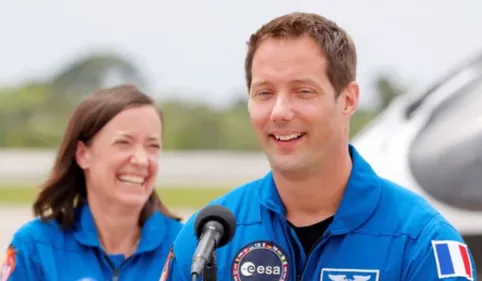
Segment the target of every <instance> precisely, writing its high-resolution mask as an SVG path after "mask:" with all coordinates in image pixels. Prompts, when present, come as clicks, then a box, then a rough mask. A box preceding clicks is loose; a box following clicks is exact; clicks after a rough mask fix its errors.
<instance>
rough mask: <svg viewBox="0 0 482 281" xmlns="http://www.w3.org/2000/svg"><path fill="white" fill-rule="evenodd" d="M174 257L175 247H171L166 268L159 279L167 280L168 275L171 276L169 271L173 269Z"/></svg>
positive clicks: (161, 280)
mask: <svg viewBox="0 0 482 281" xmlns="http://www.w3.org/2000/svg"><path fill="white" fill-rule="evenodd" d="M173 258H174V249H173V248H171V250H170V251H169V254H168V255H167V259H166V263H164V268H163V269H162V274H161V278H160V279H159V281H166V280H167V277H168V276H169V271H170V270H171V262H172V259H173Z"/></svg>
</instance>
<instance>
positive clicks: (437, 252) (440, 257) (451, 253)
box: [432, 240, 474, 280]
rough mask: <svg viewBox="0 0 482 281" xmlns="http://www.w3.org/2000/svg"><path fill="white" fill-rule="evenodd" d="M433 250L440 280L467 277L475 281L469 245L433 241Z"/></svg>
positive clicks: (449, 241) (457, 242) (456, 242)
mask: <svg viewBox="0 0 482 281" xmlns="http://www.w3.org/2000/svg"><path fill="white" fill-rule="evenodd" d="M432 248H433V251H434V256H435V264H436V266H437V273H438V277H439V278H440V279H442V278H450V277H465V278H467V279H468V280H474V277H473V276H472V270H473V269H472V263H471V261H470V257H469V250H468V248H467V245H466V244H464V243H461V242H459V241H453V240H440V241H437V240H433V241H432Z"/></svg>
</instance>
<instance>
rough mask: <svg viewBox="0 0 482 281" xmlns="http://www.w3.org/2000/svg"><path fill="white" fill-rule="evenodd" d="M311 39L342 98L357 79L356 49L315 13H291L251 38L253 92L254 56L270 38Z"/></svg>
mask: <svg viewBox="0 0 482 281" xmlns="http://www.w3.org/2000/svg"><path fill="white" fill-rule="evenodd" d="M303 35H308V36H310V37H311V38H313V39H314V40H315V41H316V42H317V43H318V45H319V46H320V49H321V51H322V52H323V54H324V55H325V56H326V58H327V62H328V64H327V73H326V74H327V76H328V79H329V80H330V82H331V84H332V85H333V88H334V89H335V91H336V94H337V95H339V94H340V93H341V92H342V91H343V89H344V88H345V87H346V85H347V84H348V83H350V82H351V81H354V80H355V79H356V65H357V56H356V48H355V44H354V43H353V40H352V39H351V38H350V36H349V35H348V34H347V33H346V31H345V30H343V29H342V28H341V27H339V26H338V25H337V24H336V23H335V22H333V21H331V20H329V19H327V18H324V17H322V16H320V15H317V14H312V13H299V12H296V13H290V14H287V15H283V16H281V17H278V18H275V19H273V20H271V21H270V22H268V23H266V24H265V25H263V26H262V27H261V28H260V29H259V30H257V31H256V32H255V33H254V34H252V35H251V37H250V38H249V41H248V53H247V55H246V59H245V65H244V67H245V73H246V85H247V87H248V90H249V89H250V88H251V81H252V72H251V70H252V69H251V68H252V65H253V57H254V53H255V52H256V50H257V49H258V47H259V45H260V44H261V43H262V42H263V41H264V40H266V39H269V38H276V39H281V38H298V37H300V36H303Z"/></svg>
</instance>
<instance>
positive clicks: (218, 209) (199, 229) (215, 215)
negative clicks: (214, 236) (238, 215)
mask: <svg viewBox="0 0 482 281" xmlns="http://www.w3.org/2000/svg"><path fill="white" fill-rule="evenodd" d="M208 221H217V222H219V223H220V224H221V225H222V226H223V228H224V235H223V236H222V237H221V240H220V241H219V244H218V245H217V246H218V247H222V246H224V245H226V244H228V243H229V241H231V239H233V236H234V233H235V232H236V219H235V218H234V215H233V213H231V211H229V210H228V209H227V208H225V207H223V206H220V205H211V206H208V207H205V208H204V209H202V210H201V211H200V212H199V214H198V216H197V217H196V221H195V223H194V229H195V233H196V237H197V239H201V235H202V233H203V229H204V225H205V224H206V223H207V222H208Z"/></svg>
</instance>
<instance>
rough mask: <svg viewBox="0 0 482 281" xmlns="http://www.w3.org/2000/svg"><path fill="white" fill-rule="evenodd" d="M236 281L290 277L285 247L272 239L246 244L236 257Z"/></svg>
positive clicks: (282, 280) (275, 279) (263, 280)
mask: <svg viewBox="0 0 482 281" xmlns="http://www.w3.org/2000/svg"><path fill="white" fill-rule="evenodd" d="M231 268H232V273H233V278H234V281H249V280H256V281H285V280H287V279H288V260H287V259H286V256H285V254H284V251H283V249H281V248H280V247H278V246H277V245H276V244H274V243H273V242H270V241H256V242H253V243H250V244H248V245H246V246H245V247H244V248H243V249H241V250H240V251H239V252H238V254H237V255H236V256H235V257H234V261H233V265H232V267H231Z"/></svg>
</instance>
